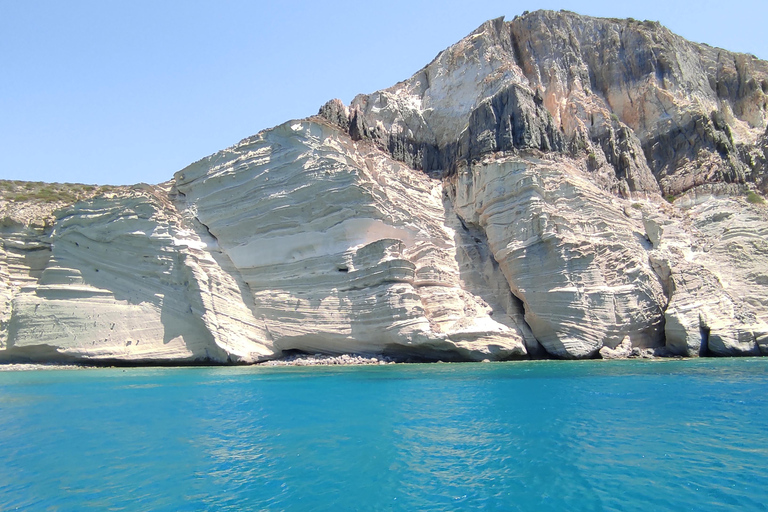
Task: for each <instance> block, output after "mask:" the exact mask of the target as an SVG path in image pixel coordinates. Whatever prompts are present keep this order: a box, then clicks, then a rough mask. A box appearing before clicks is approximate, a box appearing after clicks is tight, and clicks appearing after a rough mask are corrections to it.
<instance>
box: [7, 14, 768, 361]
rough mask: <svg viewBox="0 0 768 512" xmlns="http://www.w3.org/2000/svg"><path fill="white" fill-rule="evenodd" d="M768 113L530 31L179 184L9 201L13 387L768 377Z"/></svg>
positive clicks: (706, 62)
mask: <svg viewBox="0 0 768 512" xmlns="http://www.w3.org/2000/svg"><path fill="white" fill-rule="evenodd" d="M767 95H768V63H766V62H764V61H760V60H758V59H756V58H754V57H752V56H748V55H740V54H733V53H730V52H727V51H725V50H720V49H716V48H711V47H708V46H706V45H698V44H694V43H690V42H688V41H685V40H683V39H681V38H679V37H678V36H675V35H674V34H671V33H670V32H669V31H667V30H666V29H664V28H663V27H661V26H659V25H658V24H657V23H651V22H637V21H634V20H610V19H596V18H589V17H584V16H579V15H576V14H573V13H568V12H548V11H538V12H534V13H530V14H526V15H524V16H520V17H516V18H515V19H514V20H512V21H510V22H505V21H504V20H502V19H498V20H493V21H489V22H487V23H485V24H484V25H482V26H481V27H480V28H478V29H477V30H476V31H475V32H473V33H472V34H470V35H469V36H468V37H467V38H465V39H463V40H462V41H460V42H459V43H457V44H456V45H454V46H452V47H451V48H449V49H447V50H445V51H443V52H441V53H440V54H439V55H438V56H437V57H436V58H435V60H434V61H432V62H431V63H430V64H429V65H428V66H426V67H425V68H424V69H423V70H421V71H419V72H418V73H416V74H415V75H414V76H413V77H411V78H410V79H408V80H406V81H404V82H401V83H399V84H397V85H395V86H393V87H392V88H390V89H386V90H383V91H378V92H375V93H373V94H370V95H361V96H358V97H357V98H355V99H354V100H353V101H352V103H351V105H350V106H345V105H344V104H343V103H342V102H340V101H338V100H333V101H331V102H329V103H328V104H326V105H324V106H323V107H322V108H321V109H320V112H319V114H318V115H317V116H313V117H310V118H307V119H304V120H298V121H290V122H287V123H285V124H283V125H280V126H277V127H275V128H272V129H270V130H266V131H264V132H261V133H259V134H258V135H255V136H253V137H250V138H248V139H245V140H243V141H241V142H240V143H238V144H236V145H234V146H232V147H231V148H228V149H225V150H223V151H220V152H218V153H216V154H214V155H211V156H209V157H207V158H205V159H203V160H201V161H199V162H196V163H194V164H192V165H190V166H189V167H187V168H185V169H183V170H181V171H179V172H177V173H176V174H175V176H174V178H173V180H171V181H169V182H167V183H165V184H161V185H157V186H149V185H141V186H136V187H132V188H121V189H115V190H113V191H110V192H108V193H103V194H96V193H93V194H89V195H87V197H81V198H80V200H79V201H77V202H74V204H73V201H66V200H62V201H60V202H52V203H40V202H35V201H34V200H30V199H27V200H26V201H24V200H19V199H17V198H14V196H13V194H11V193H10V192H9V190H10V189H11V188H12V187H11V184H9V183H6V185H8V186H6V187H5V190H6V191H5V193H4V194H3V196H2V199H0V210H1V211H0V217H2V219H3V220H2V223H1V224H0V242H1V243H2V245H1V246H0V361H67V362H91V363H99V362H100V363H104V364H107V363H116V362H125V363H135V364H148V363H173V364H187V363H203V362H218V363H252V362H258V361H262V360H266V359H272V358H276V357H279V356H281V355H282V354H284V353H286V352H287V351H303V352H309V353H328V354H342V353H352V352H354V353H363V354H385V355H390V356H395V357H400V358H423V359H432V360H437V359H441V360H485V359H490V360H503V359H520V358H541V357H557V358H590V357H605V358H616V357H628V356H651V355H654V354H655V355H686V356H698V355H728V356H735V355H765V354H768V239H766V236H767V235H768V217H767V216H766V213H767V212H768V210H766V206H765V205H764V204H762V197H761V194H762V193H765V192H766V187H768V180H767V179H766V176H768V172H767V171H768V168H767V166H768V164H767V162H768V131H767V130H766V127H767V126H768V99H767V98H768V96H767ZM663 196H666V200H665V198H664V197H663ZM668 201H673V204H670V203H669V202H668Z"/></svg>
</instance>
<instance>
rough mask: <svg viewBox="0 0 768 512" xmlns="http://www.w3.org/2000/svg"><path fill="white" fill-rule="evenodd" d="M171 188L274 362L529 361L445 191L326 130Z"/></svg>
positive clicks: (503, 295) (310, 125)
mask: <svg viewBox="0 0 768 512" xmlns="http://www.w3.org/2000/svg"><path fill="white" fill-rule="evenodd" d="M175 179H176V182H175V183H176V190H177V191H178V194H179V198H180V199H179V208H182V209H186V210H188V211H192V212H194V215H195V217H196V219H197V220H198V221H199V222H200V223H201V224H202V225H203V226H204V227H205V228H206V230H207V231H208V232H209V233H210V235H211V236H212V237H214V238H215V239H216V241H217V244H218V248H219V249H220V250H221V251H222V252H223V253H224V254H226V255H227V257H228V258H229V259H230V260H231V261H232V264H233V265H234V267H235V269H236V272H237V274H238V276H240V278H241V279H242V280H243V281H244V282H245V284H246V285H247V289H248V290H249V296H248V297H247V300H248V301H249V302H250V303H251V304H252V305H253V308H254V311H255V314H256V317H257V319H258V321H259V322H260V323H261V325H263V328H264V329H265V331H266V332H267V333H268V335H269V339H270V341H272V342H273V343H274V346H275V348H276V349H280V350H303V351H307V352H364V353H365V352H379V353H380V352H387V353H394V354H396V355H413V356H422V357H427V358H442V359H457V358H460V359H485V358H510V357H522V356H525V355H526V354H527V351H526V345H525V343H526V337H527V338H528V340H529V343H531V344H532V345H533V346H534V347H536V345H535V340H533V338H532V336H530V332H529V331H528V329H527V327H526V326H525V324H524V322H519V321H518V320H519V319H520V318H521V316H522V312H521V311H520V310H519V309H517V304H516V303H514V302H513V301H512V300H511V296H510V293H509V290H508V289H504V288H503V287H502V288H501V289H500V290H496V289H490V290H489V289H488V286H487V285H486V284H485V282H484V279H492V278H493V277H494V275H493V269H490V270H484V269H482V268H476V267H478V266H481V265H482V264H483V263H488V262H484V261H483V260H482V256H480V255H476V254H469V253H468V252H467V251H466V250H464V248H463V245H466V242H465V241H464V236H463V234H461V233H458V234H457V233H456V229H455V227H456V226H457V225H458V222H457V221H456V219H455V215H454V214H453V213H452V212H451V211H450V210H446V208H445V204H444V198H443V193H442V186H441V183H440V181H439V180H433V179H430V178H428V177H427V176H425V175H423V174H421V173H415V172H413V170H412V169H410V168H408V167H406V166H404V165H403V164H401V163H399V162H396V161H393V160H392V159H391V158H390V157H389V156H388V155H386V154H384V153H382V152H381V151H379V150H377V149H375V148H374V147H373V146H372V145H371V144H370V143H367V142H361V143H356V142H354V141H352V139H351V138H350V137H349V136H348V135H347V134H345V133H342V132H340V131H339V129H338V128H337V127H336V126H333V125H331V124H329V123H327V122H326V121H325V120H324V119H321V118H315V119H311V120H306V121H296V122H290V123H287V124H284V125H282V126H279V127H277V128H275V129H273V130H269V131H267V132H264V133H262V134H260V135H257V136H255V137H252V138H250V139H246V140H244V141H242V142H241V143H240V144H238V145H236V146H233V147H232V148H230V149H227V150H225V151H222V152H220V153H217V154H215V155H213V156H211V157H209V158H207V159H204V160H202V161H200V162H198V163H196V164H194V165H192V166H190V167H188V168H186V169H184V170H182V171H181V172H179V173H177V174H176V177H175ZM471 245H474V244H471ZM486 274H487V275H486ZM473 291H476V292H477V294H474V293H472V292H473Z"/></svg>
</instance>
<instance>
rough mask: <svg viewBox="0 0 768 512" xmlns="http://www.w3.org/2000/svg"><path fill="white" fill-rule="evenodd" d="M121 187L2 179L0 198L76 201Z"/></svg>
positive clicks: (32, 200)
mask: <svg viewBox="0 0 768 512" xmlns="http://www.w3.org/2000/svg"><path fill="white" fill-rule="evenodd" d="M120 188H121V187H115V186H111V185H85V184H82V183H44V182H42V181H21V180H0V200H4V201H12V202H32V203H75V202H77V201H82V200H84V199H90V198H91V197H94V196H98V195H102V194H106V193H109V192H116V191H117V190H118V189H120Z"/></svg>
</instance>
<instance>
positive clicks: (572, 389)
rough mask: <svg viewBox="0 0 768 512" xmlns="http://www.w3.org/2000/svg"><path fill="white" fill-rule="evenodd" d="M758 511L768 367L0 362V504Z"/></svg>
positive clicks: (763, 489) (767, 487)
mask: <svg viewBox="0 0 768 512" xmlns="http://www.w3.org/2000/svg"><path fill="white" fill-rule="evenodd" d="M16 508H18V509H19V510H46V511H47V510H88V509H93V510H174V511H175V510H232V511H235V510H291V511H294V510H296V511H303V510H342V511H343V510H366V511H367V510H403V511H418V510H531V511H542V510H557V511H561V510H621V511H632V510H638V511H639V510H642V511H647V510H693V511H702V510H768V358H765V359H706V360H705V359H702V360H691V361H651V362H649V361H616V362H607V361H585V362H520V363H490V364H432V365H390V366H381V367H337V368H333V367H331V368H327V367H319V368H264V367H248V368H175V369H166V368H150V369H146V368H145V369H126V370H122V369H103V370H59V371H50V370H49V371H26V372H0V510H3V511H6V510H15V509H16Z"/></svg>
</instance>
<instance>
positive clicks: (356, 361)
mask: <svg viewBox="0 0 768 512" xmlns="http://www.w3.org/2000/svg"><path fill="white" fill-rule="evenodd" d="M688 359H709V358H707V357H701V358H692V357H683V356H665V357H659V356H656V357H647V356H646V357H621V358H595V359H583V360H577V359H574V360H566V359H518V360H507V361H491V360H489V359H484V360H482V361H442V360H437V361H432V360H413V359H410V358H409V359H396V358H392V357H389V356H384V355H363V354H341V355H330V354H319V353H318V354H292V355H288V356H284V357H280V358H277V359H269V360H266V361H261V362H258V363H252V364H217V363H214V362H210V361H207V362H204V361H200V362H182V363H175V364H174V363H170V362H168V363H157V362H151V363H140V362H137V363H135V364H130V363H129V362H125V361H108V362H104V364H93V362H89V363H77V362H72V363H62V362H51V363H20V362H15V363H0V372H15V371H35V370H37V371H46V370H48V371H51V370H98V369H109V368H112V369H126V368H203V367H216V368H227V367H233V368H244V367H270V368H273V367H290V366H302V367H312V366H386V365H394V364H439V363H443V364H445V363H456V364H463V363H470V364H472V363H475V364H476V363H492V362H495V363H506V362H524V361H527V362H531V361H574V362H577V361H637V360H644V361H670V360H688ZM727 359H728V358H727ZM736 359H741V358H736Z"/></svg>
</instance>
